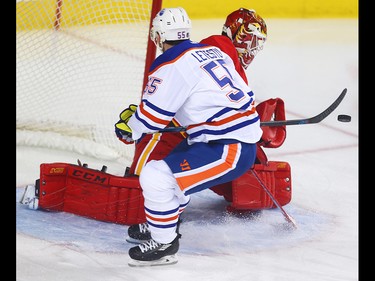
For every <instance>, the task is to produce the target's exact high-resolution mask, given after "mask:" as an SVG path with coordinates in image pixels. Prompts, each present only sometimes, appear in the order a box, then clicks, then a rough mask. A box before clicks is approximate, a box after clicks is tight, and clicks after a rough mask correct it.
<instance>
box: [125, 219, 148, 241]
mask: <svg viewBox="0 0 375 281" xmlns="http://www.w3.org/2000/svg"><path fill="white" fill-rule="evenodd" d="M150 239H151V232H150V230H149V228H148V224H147V222H145V223H141V224H134V225H131V226H129V228H128V237H126V241H128V242H129V243H135V244H139V243H143V242H146V241H148V240H150Z"/></svg>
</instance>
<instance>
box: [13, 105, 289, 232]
mask: <svg viewBox="0 0 375 281" xmlns="http://www.w3.org/2000/svg"><path fill="white" fill-rule="evenodd" d="M257 110H258V112H259V115H260V116H261V121H270V120H285V111H284V103H283V101H282V100H281V99H279V98H276V99H269V100H266V101H264V102H262V103H260V104H259V105H258V106H257ZM262 129H263V135H262V138H261V140H260V141H259V142H258V145H257V159H256V164H254V166H253V167H252V168H251V169H250V170H249V171H247V172H246V173H245V174H244V175H242V176H241V177H239V178H237V179H236V180H234V181H232V182H228V183H225V184H221V185H218V186H215V187H212V188H211V190H212V191H213V192H215V193H216V194H218V195H219V196H223V198H224V200H226V201H227V202H228V205H227V211H228V212H241V213H245V212H253V211H258V210H263V209H272V208H276V205H275V203H274V200H277V202H278V203H279V204H280V205H281V206H284V205H286V204H288V203H289V202H290V201H291V197H292V181H291V169H290V165H289V164H288V163H287V162H282V161H269V160H268V158H267V156H266V154H265V152H264V150H263V148H277V147H280V146H281V145H282V144H283V142H284V141H285V138H286V130H285V126H277V127H262ZM176 134H181V135H183V133H164V134H163V138H162V139H163V140H164V141H166V142H169V143H170V142H171V141H172V142H173V141H177V140H178V139H179V137H176ZM147 137H152V135H150V136H147ZM159 137H160V136H159ZM182 137H183V136H181V138H182ZM168 139H169V141H168ZM171 139H172V140H171ZM160 147H163V146H160ZM140 150H141V151H143V148H140ZM137 151H139V150H138V149H137V145H136V152H135V159H138V158H139V157H140V155H137ZM168 151H169V150H168V149H165V147H164V148H163V149H160V150H159V151H154V152H155V155H157V156H153V159H155V158H162V157H163V156H164V154H166V153H168ZM133 163H138V161H133ZM135 166H136V165H132V166H131V167H130V169H128V171H127V173H126V174H125V175H124V176H117V175H111V174H109V173H107V172H106V166H103V168H102V169H101V170H95V169H91V168H89V167H88V166H87V164H81V163H80V162H78V164H70V163H42V164H41V165H40V178H39V179H37V180H36V182H35V185H28V186H26V188H25V191H24V194H23V196H22V198H21V200H20V203H22V204H27V205H29V208H31V209H39V210H45V211H51V212H68V213H73V214H76V215H80V216H84V217H87V218H91V219H95V220H99V221H106V222H112V223H118V224H124V225H132V224H140V223H144V222H145V221H146V218H145V212H144V205H143V203H144V202H143V196H142V189H141V187H140V184H139V180H138V175H137V174H135V173H134V170H135ZM254 172H255V173H256V174H257V175H258V177H255V176H254V174H253V173H254ZM264 187H266V188H267V189H268V191H269V192H270V193H271V194H272V196H273V198H271V197H270V196H269V194H268V193H267V190H265V189H264Z"/></svg>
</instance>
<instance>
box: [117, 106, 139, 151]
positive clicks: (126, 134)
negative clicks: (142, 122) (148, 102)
mask: <svg viewBox="0 0 375 281" xmlns="http://www.w3.org/2000/svg"><path fill="white" fill-rule="evenodd" d="M136 110H137V106H136V105H135V104H131V105H129V107H128V108H126V109H124V110H123V111H122V112H121V113H120V120H119V121H117V123H116V124H115V133H116V136H117V137H118V138H119V140H120V141H122V142H123V143H125V144H132V143H134V140H133V138H132V130H131V128H130V127H129V126H128V121H129V119H130V117H131V116H132V115H133V114H134V112H135V111H136Z"/></svg>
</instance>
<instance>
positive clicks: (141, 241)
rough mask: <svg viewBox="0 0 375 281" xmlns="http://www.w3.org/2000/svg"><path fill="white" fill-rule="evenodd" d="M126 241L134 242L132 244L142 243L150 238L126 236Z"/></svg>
mask: <svg viewBox="0 0 375 281" xmlns="http://www.w3.org/2000/svg"><path fill="white" fill-rule="evenodd" d="M125 240H126V242H129V243H132V244H141V243H143V242H146V241H148V240H138V239H134V238H131V237H130V236H128V237H126V238H125Z"/></svg>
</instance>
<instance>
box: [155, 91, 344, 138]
mask: <svg viewBox="0 0 375 281" xmlns="http://www.w3.org/2000/svg"><path fill="white" fill-rule="evenodd" d="M346 92H347V89H346V88H345V89H344V90H342V92H341V94H340V95H339V96H338V97H337V99H336V100H335V101H334V102H333V103H332V104H331V105H330V106H329V107H327V109H326V110H324V111H322V112H321V113H319V114H318V115H315V116H314V117H310V118H303V119H293V120H274V121H264V122H260V126H262V127H264V126H268V127H276V126H289V125H303V124H316V123H319V122H321V121H322V120H324V119H325V118H326V117H327V116H328V115H330V114H331V113H332V112H333V111H334V110H335V109H336V108H337V107H338V106H339V104H340V103H341V101H342V100H343V99H344V97H345V95H346ZM186 129H187V128H186V127H182V126H181V127H168V128H164V129H161V130H159V131H158V132H159V133H167V132H185V131H186Z"/></svg>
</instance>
